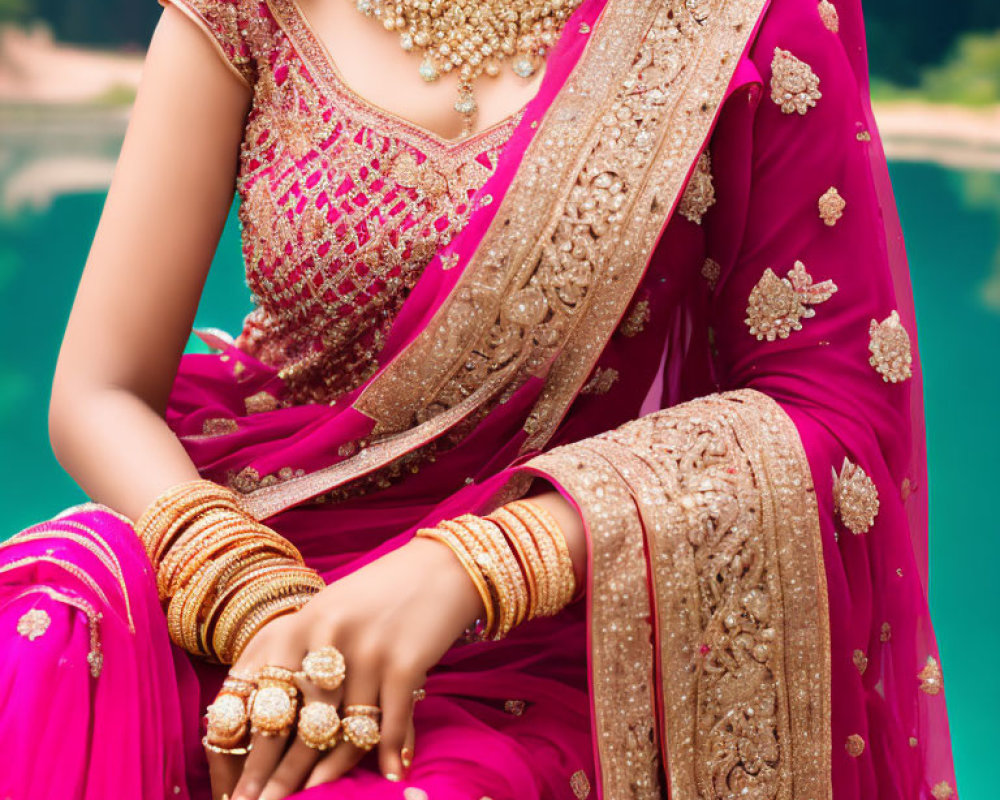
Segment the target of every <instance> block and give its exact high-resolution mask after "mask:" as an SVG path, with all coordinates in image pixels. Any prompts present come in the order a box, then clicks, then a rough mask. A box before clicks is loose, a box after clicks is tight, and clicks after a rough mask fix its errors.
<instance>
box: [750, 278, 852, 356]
mask: <svg viewBox="0 0 1000 800" xmlns="http://www.w3.org/2000/svg"><path fill="white" fill-rule="evenodd" d="M836 291H837V285H836V284H835V283H834V282H833V281H829V280H828V281H822V282H820V283H816V284H814V283H813V282H812V277H811V276H810V275H809V273H808V272H806V268H805V264H803V263H802V262H801V261H796V262H795V266H793V267H792V269H791V270H790V271H789V273H788V277H787V278H779V277H778V276H777V275H776V274H775V273H774V271H773V270H772V269H771V268H770V267H768V268H767V269H766V270H764V275H763V277H761V279H760V280H759V281H758V282H757V285H756V286H754V288H753V290H752V291H751V292H750V301H749V304H748V305H747V318H746V320H745V322H746V324H747V326H748V327H749V328H750V333H751V334H752V335H754V336H756V337H757V340H758V341H763V340H764V339H767V340H768V341H769V342H773V341H774V340H775V339H777V338H781V339H787V338H788V336H789V335H790V334H791V332H792V331H799V330H802V322H801V320H802V319H808V318H809V317H812V316H815V314H816V311H815V310H814V309H813V308H811V307H810V306H813V305H817V304H819V303H823V302H826V301H827V300H829V299H830V298H831V297H832V296H833V294H834V293H835V292H836Z"/></svg>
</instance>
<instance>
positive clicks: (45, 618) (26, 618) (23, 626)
mask: <svg viewBox="0 0 1000 800" xmlns="http://www.w3.org/2000/svg"><path fill="white" fill-rule="evenodd" d="M51 624H52V617H50V616H49V614H48V612H47V611H46V610H45V609H43V608H33V609H31V610H30V611H25V612H24V613H23V614H22V615H21V618H20V619H19V620H18V621H17V632H18V633H19V634H21V636H23V637H24V638H25V639H27V640H28V641H29V642H33V641H35V639H37V638H38V637H39V636H44V635H45V632H46V631H47V630H48V629H49V625H51Z"/></svg>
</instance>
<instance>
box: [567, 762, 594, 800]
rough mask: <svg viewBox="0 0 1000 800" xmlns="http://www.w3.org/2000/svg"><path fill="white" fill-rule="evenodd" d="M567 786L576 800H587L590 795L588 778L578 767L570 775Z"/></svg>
mask: <svg viewBox="0 0 1000 800" xmlns="http://www.w3.org/2000/svg"><path fill="white" fill-rule="evenodd" d="M569 787H570V788H571V789H572V790H573V794H574V795H575V796H576V797H577V798H578V800H587V798H588V797H590V780H589V779H588V778H587V773H586V772H584V771H583V770H582V769H578V770H577V771H576V772H574V773H573V774H572V775H571V776H570V778H569Z"/></svg>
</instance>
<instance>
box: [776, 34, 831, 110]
mask: <svg viewBox="0 0 1000 800" xmlns="http://www.w3.org/2000/svg"><path fill="white" fill-rule="evenodd" d="M822 96H823V93H822V92H820V90H819V77H817V75H816V73H815V72H813V71H812V67H810V66H809V65H808V64H807V63H806V62H805V61H802V60H801V59H798V58H796V57H795V56H793V55H792V54H791V53H790V52H788V51H787V50H782V49H781V48H780V47H776V48H774V59H773V60H772V61H771V99H772V100H773V101H774V102H775V103H776V104H777V105H778V106H780V107H781V111H782V113H784V114H794V113H795V112H796V111H797V112H798V113H799V114H805V113H806V112H807V111H809V109H810V108H813V107H814V106H815V105H816V102H817V101H818V100H819V99H820V98H821V97H822Z"/></svg>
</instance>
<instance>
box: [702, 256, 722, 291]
mask: <svg viewBox="0 0 1000 800" xmlns="http://www.w3.org/2000/svg"><path fill="white" fill-rule="evenodd" d="M721 276H722V266H721V265H720V264H719V262H718V261H716V260H715V259H712V258H706V259H705V263H704V264H702V265H701V277H703V278H704V279H705V280H706V281H707V282H708V288H709V289H712V290H713V291H714V290H715V287H716V286H718V284H719V278H720V277H721Z"/></svg>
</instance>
